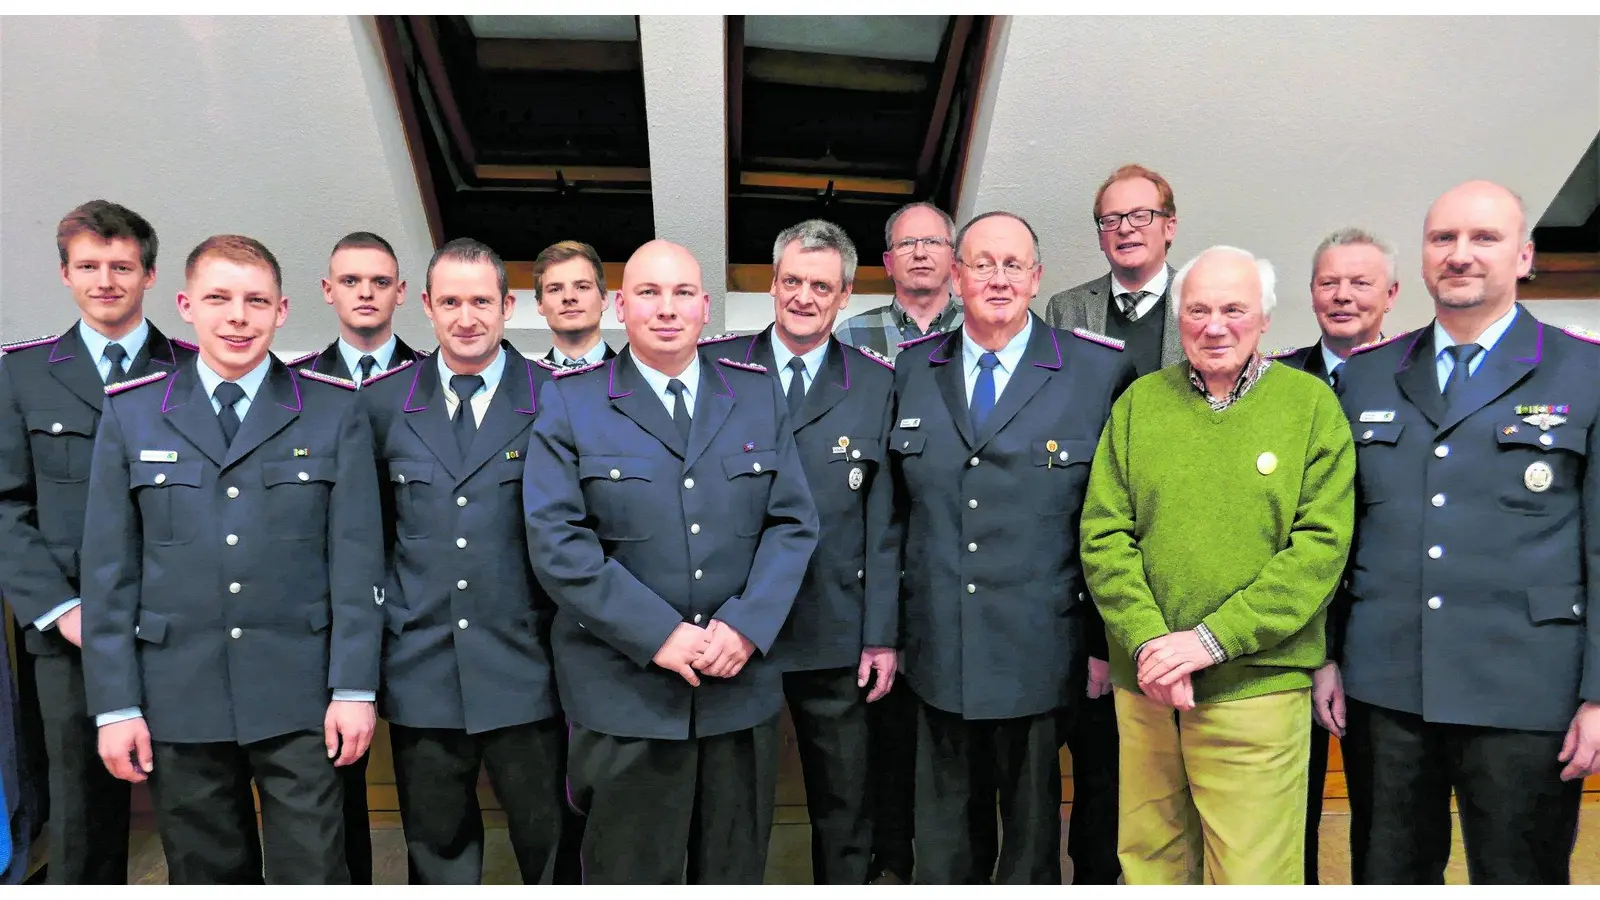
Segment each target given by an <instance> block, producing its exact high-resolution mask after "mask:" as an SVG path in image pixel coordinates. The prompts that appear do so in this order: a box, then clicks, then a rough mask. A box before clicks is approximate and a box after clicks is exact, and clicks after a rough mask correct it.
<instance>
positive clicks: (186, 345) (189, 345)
mask: <svg viewBox="0 0 1600 900" xmlns="http://www.w3.org/2000/svg"><path fill="white" fill-rule="evenodd" d="M167 340H169V341H171V342H173V343H174V344H177V345H178V346H179V347H182V348H183V349H185V350H193V351H194V352H196V353H199V352H200V345H199V344H196V343H195V342H194V341H186V340H184V339H183V338H167Z"/></svg>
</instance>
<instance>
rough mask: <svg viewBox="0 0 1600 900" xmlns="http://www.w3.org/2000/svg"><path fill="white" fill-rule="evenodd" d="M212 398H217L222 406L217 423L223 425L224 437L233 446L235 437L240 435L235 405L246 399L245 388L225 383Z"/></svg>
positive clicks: (218, 386) (212, 393)
mask: <svg viewBox="0 0 1600 900" xmlns="http://www.w3.org/2000/svg"><path fill="white" fill-rule="evenodd" d="M211 396H213V397H215V398H217V403H218V404H219V406H220V408H219V409H218V410H217V421H218V422H219V423H221V425H222V436H223V438H225V439H226V440H227V441H228V443H229V444H232V443H233V436H234V435H236V434H238V433H239V413H238V411H237V410H235V409H234V408H233V405H234V404H235V403H238V402H239V401H240V400H243V399H244V388H242V387H239V386H238V385H237V384H234V383H233V382H231V381H224V382H223V383H221V384H219V385H217V389H216V390H214V391H212V392H211Z"/></svg>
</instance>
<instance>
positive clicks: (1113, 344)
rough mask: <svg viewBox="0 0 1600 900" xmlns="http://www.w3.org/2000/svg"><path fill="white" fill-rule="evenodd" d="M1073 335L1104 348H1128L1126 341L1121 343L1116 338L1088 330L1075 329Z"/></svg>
mask: <svg viewBox="0 0 1600 900" xmlns="http://www.w3.org/2000/svg"><path fill="white" fill-rule="evenodd" d="M1072 333H1073V334H1075V335H1077V336H1078V337H1080V338H1083V339H1084V340H1086V341H1088V342H1089V343H1091V344H1099V345H1100V346H1102V347H1110V348H1111V349H1113V350H1121V349H1123V348H1124V347H1126V346H1128V345H1127V343H1126V342H1124V341H1119V340H1117V339H1116V338H1114V337H1111V336H1109V335H1104V334H1101V333H1099V332H1098V331H1090V330H1089V329H1087V328H1074V329H1072Z"/></svg>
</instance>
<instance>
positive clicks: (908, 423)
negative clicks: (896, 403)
mask: <svg viewBox="0 0 1600 900" xmlns="http://www.w3.org/2000/svg"><path fill="white" fill-rule="evenodd" d="M921 424H922V420H921V419H901V420H900V427H901V428H916V427H917V426H918V425H921Z"/></svg>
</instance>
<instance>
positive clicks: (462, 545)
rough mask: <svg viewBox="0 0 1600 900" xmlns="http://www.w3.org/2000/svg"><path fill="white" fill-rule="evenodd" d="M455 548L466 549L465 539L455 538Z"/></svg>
mask: <svg viewBox="0 0 1600 900" xmlns="http://www.w3.org/2000/svg"><path fill="white" fill-rule="evenodd" d="M456 546H457V547H460V548H461V549H463V550H465V549H467V539H466V538H456Z"/></svg>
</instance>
